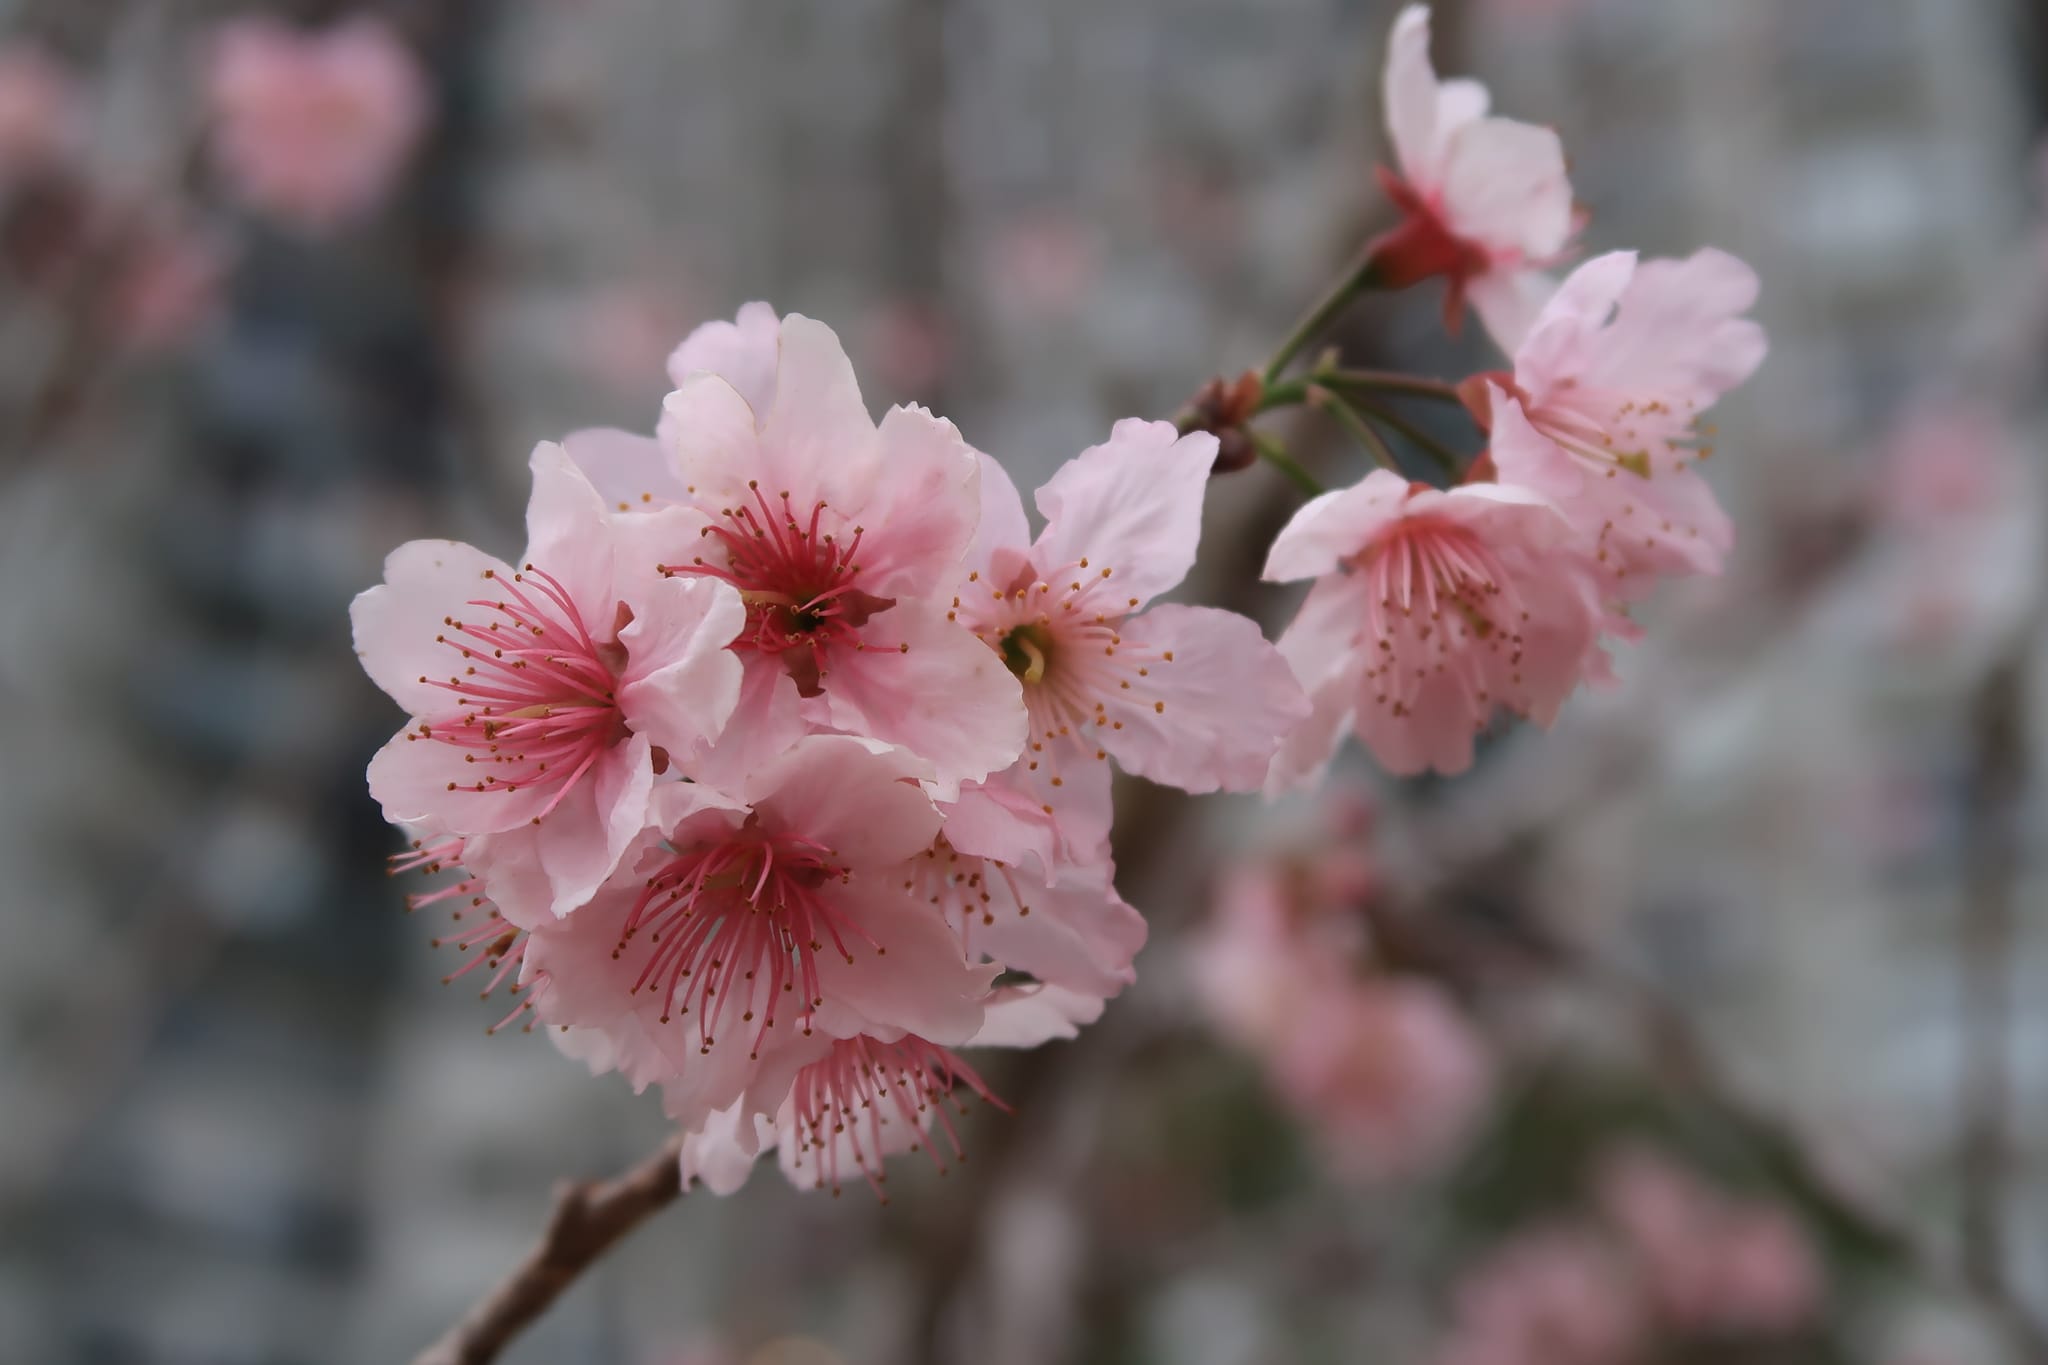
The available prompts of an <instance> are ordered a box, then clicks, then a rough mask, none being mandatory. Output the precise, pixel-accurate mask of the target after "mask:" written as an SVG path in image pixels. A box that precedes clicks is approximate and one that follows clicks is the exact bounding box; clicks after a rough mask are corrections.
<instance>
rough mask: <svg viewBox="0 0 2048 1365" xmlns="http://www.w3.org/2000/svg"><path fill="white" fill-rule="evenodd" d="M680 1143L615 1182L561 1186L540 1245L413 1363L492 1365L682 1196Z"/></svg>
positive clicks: (668, 1144) (673, 1140)
mask: <svg viewBox="0 0 2048 1365" xmlns="http://www.w3.org/2000/svg"><path fill="white" fill-rule="evenodd" d="M681 1155H682V1139H681V1138H671V1139H669V1140H668V1141H667V1142H665V1143H663V1144H662V1145H661V1148H660V1149H659V1150H658V1151H656V1152H655V1153H654V1154H653V1155H652V1156H650V1157H648V1158H647V1159H646V1160H645V1161H643V1162H641V1163H640V1164H639V1165H638V1166H635V1167H634V1168H633V1169H632V1170H630V1171H627V1172H626V1173H625V1174H624V1175H622V1176H619V1177H618V1178H617V1179H614V1180H608V1181H603V1182H598V1181H591V1180H584V1181H576V1182H573V1183H571V1182H564V1183H563V1184H562V1185H561V1186H559V1187H558V1188H557V1189H556V1191H555V1206H554V1209H553V1211H552V1212H550V1213H549V1214H548V1225H547V1228H546V1230H545V1231H543V1232H542V1233H541V1235H540V1241H539V1242H537V1243H536V1244H535V1245H534V1248H533V1250H531V1251H529V1252H528V1253H527V1254H526V1258H525V1259H524V1260H522V1261H520V1263H519V1264H518V1266H517V1267H515V1268H514V1269H513V1271H512V1273H511V1274H510V1275H507V1276H506V1277H505V1278H504V1279H503V1280H501V1281H499V1282H498V1285H497V1287H496V1288H494V1289H492V1290H491V1291H490V1292H489V1293H487V1294H485V1295H484V1297H483V1298H481V1299H479V1300H478V1301H477V1303H476V1306H475V1307H473V1308H471V1309H470V1310H469V1312H467V1313H465V1314H463V1316H462V1320H461V1321H460V1322H458V1323H456V1324H455V1325H454V1326H453V1327H451V1328H449V1329H448V1332H447V1334H446V1335H444V1336H443V1337H442V1338H441V1339H440V1340H439V1341H437V1342H435V1343H434V1344H433V1345H432V1346H429V1347H428V1348H427V1349H426V1350H425V1351H423V1352H422V1353H421V1354H420V1355H419V1356H418V1357H416V1358H415V1359H414V1361H413V1365H489V1362H491V1361H493V1360H496V1359H497V1358H498V1353H499V1352H500V1351H502V1350H504V1349H505V1347H506V1345H507V1344H509V1343H510V1342H511V1340H512V1338H514V1337H516V1336H518V1335H519V1333H520V1332H521V1331H522V1330H524V1329H525V1328H526V1326H527V1325H528V1324H529V1323H531V1322H533V1321H534V1320H535V1319H536V1318H538V1317H539V1316H540V1315H541V1314H542V1313H545V1312H546V1311H547V1310H548V1308H549V1306H550V1305H551V1304H553V1303H554V1301H555V1300H556V1299H558V1298H560V1297H561V1295H562V1291H563V1290H565V1289H567V1288H568V1287H569V1286H570V1285H572V1284H574V1283H575V1282H576V1279H577V1277H578V1276H580V1275H582V1274H583V1272H584V1271H586V1270H588V1269H590V1267H591V1265H592V1264H594V1263H595V1262H596V1261H597V1259H598V1257H600V1256H602V1255H604V1253H605V1252H607V1251H609V1250H610V1249H611V1247H612V1244H613V1243H615V1242H617V1241H619V1240H620V1239H621V1238H623V1237H624V1236H625V1235H626V1234H627V1233H629V1232H631V1231H632V1230H633V1229H634V1228H637V1227H639V1226H640V1224H641V1223H643V1222H645V1221H646V1220H647V1219H648V1218H650V1217H652V1216H653V1215H654V1214H656V1213H658V1212H660V1211H661V1210H662V1209H665V1208H667V1207H668V1206H669V1205H670V1204H673V1203H675V1201H676V1200H677V1199H678V1198H679V1197H680V1196H681V1195H682V1192H683V1186H682V1167H681V1165H680V1164H679V1162H680V1159H681Z"/></svg>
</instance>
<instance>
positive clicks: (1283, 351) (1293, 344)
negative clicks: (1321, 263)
mask: <svg viewBox="0 0 2048 1365" xmlns="http://www.w3.org/2000/svg"><path fill="white" fill-rule="evenodd" d="M1373 285H1374V272H1373V255H1372V253H1370V252H1367V253H1366V254H1365V255H1363V256H1361V257H1360V258H1359V261H1358V264H1357V265H1355V266H1353V267H1352V268H1351V272H1350V273H1349V274H1348V275H1346V276H1345V277H1344V278H1343V279H1341V280H1339V281H1338V282H1337V286H1336V288H1334V289H1332V290H1331V291H1330V292H1329V293H1328V294H1325V295H1324V296H1323V299H1322V302H1320V303H1318V304H1317V305H1316V306H1315V307H1313V308H1311V309H1309V310H1308V312H1307V314H1306V315H1304V316H1303V318H1302V319H1301V321H1300V322H1298V323H1296V324H1295V325H1294V330H1293V331H1292V332H1289V333H1288V334H1287V340H1285V341H1283V342H1281V343H1280V349H1279V350H1277V351H1275V352H1273V355H1272V358H1271V359H1270V360H1268V361H1267V362H1266V368H1265V370H1264V372H1263V373H1264V378H1265V381H1266V382H1267V383H1268V384H1271V383H1272V382H1273V381H1274V380H1276V379H1278V378H1279V377H1280V372H1281V371H1282V370H1284V369H1286V368H1287V362H1288V361H1290V360H1292V359H1294V357H1296V356H1297V355H1300V354H1301V349H1302V347H1304V346H1306V345H1308V344H1309V342H1311V341H1313V340H1315V338H1316V335H1317V334H1318V333H1320V332H1321V331H1322V330H1323V329H1324V328H1325V327H1327V326H1329V325H1330V323H1331V321H1332V320H1333V319H1335V318H1336V316H1337V315H1338V314H1339V313H1341V312H1343V311H1344V310H1345V309H1346V308H1349V307H1350V306H1351V304H1352V302H1353V300H1355V299H1356V298H1357V297H1358V296H1359V295H1360V294H1363V293H1364V292H1366V291H1367V290H1368V289H1371V288H1372V287H1373Z"/></svg>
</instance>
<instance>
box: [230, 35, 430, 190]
mask: <svg viewBox="0 0 2048 1365" xmlns="http://www.w3.org/2000/svg"><path fill="white" fill-rule="evenodd" d="M209 93H210V98H211V101H212V106H213V114H214V118H215V119H216V120H217V123H216V127H215V131H214V137H215V145H214V153H215V156H216V158H217V160H218V161H219V164H220V168H221V171H222V173H223V174H224V175H225V176H226V177H227V179H228V181H229V183H230V184H232V185H233V186H234V188H235V190H236V191H237V193H239V194H240V195H241V197H242V198H243V200H244V201H246V202H247V203H248V204H249V205H250V206H251V207H253V208H256V209H258V210H260V211H262V212H264V213H269V214H273V215H275V216H276V217H277V218H279V219H280V220H282V221H284V222H287V223H291V224H294V225H296V226H299V227H302V228H307V229H310V230H314V231H323V230H327V229H331V228H334V227H337V226H339V225H340V224H342V223H344V222H347V221H349V220H351V219H354V218H359V217H361V216H362V215H364V214H366V213H368V212H369V211H370V210H372V209H374V208H375V207H376V206H377V205H378V203H379V202H380V201H381V200H382V199H383V198H384V196H385V194H386V193H387V192H388V191H389V189H390V187H391V183H392V181H393V180H394V179H395V178H396V177H397V174H398V172H399V170H400V169H401V167H402V166H403V165H404V162H405V159H406V157H407V156H408V155H409V154H410V152H411V151H412V148H413V144H414V143H415V142H417V141H418V139H419V136H420V133H421V131H422V129H423V128H424V127H425V126H426V122H427V117H428V113H429V96H428V90H427V84H426V78H425V77H424V75H423V74H422V73H421V71H420V67H419V63H418V61H417V60H416V59H415V58H414V56H413V54H412V52H411V50H410V49H408V48H407V47H406V45H405V44H404V43H403V42H402V41H401V40H400V39H399V38H398V37H397V35H395V34H394V33H393V32H392V31H391V29H390V28H389V27H387V26H386V25H385V24H384V23H382V22H381V21H379V20H376V19H372V18H368V17H363V16H358V17H356V18H353V19H349V20H347V21H346V22H344V23H341V24H338V25H336V26H334V27H332V28H329V29H326V30H323V31H320V32H302V31H300V30H297V29H294V28H291V27H289V26H287V25H285V24H282V23H279V22H277V21H276V20H274V19H268V18H262V17H254V18H244V19H237V20H235V21H233V22H231V23H229V24H228V25H226V26H225V27H224V28H222V30H221V31H220V33H219V34H218V36H217V39H216V42H215V45H214V50H213V54H212V69H211V72H210V73H209Z"/></svg>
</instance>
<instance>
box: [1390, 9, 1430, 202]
mask: <svg viewBox="0 0 2048 1365" xmlns="http://www.w3.org/2000/svg"><path fill="white" fill-rule="evenodd" d="M1381 88H1382V92H1383V94H1384V97H1385V100H1386V116H1387V136H1388V138H1389V139H1390V140H1391V141H1392V142H1393V144H1394V156H1395V159H1396V160H1397V161H1398V162H1399V163H1400V166H1401V174H1402V176H1403V177H1404V178H1405V179H1406V180H1407V181H1408V182H1409V183H1410V184H1412V185H1414V186H1415V187H1416V188H1417V189H1418V190H1421V191H1423V192H1424V193H1427V192H1429V191H1430V190H1433V189H1434V188H1436V186H1437V185H1438V184H1439V183H1440V181H1441V179H1442V168H1441V166H1440V164H1439V158H1440V157H1441V154H1442V152H1441V146H1440V142H1441V139H1440V138H1439V137H1438V134H1437V112H1438V106H1439V101H1438V95H1437V79H1436V69H1435V68H1434V67H1433V66H1431V65H1430V60H1429V7H1428V6H1427V5H1409V6H1408V7H1407V8H1405V9H1403V10H1402V11H1401V13H1400V15H1399V17H1397V18H1396V19H1395V20H1394V29H1393V32H1392V33H1391V34H1390V35H1389V36H1388V38H1387V62H1386V74H1385V77H1384V79H1383V81H1382V86H1381Z"/></svg>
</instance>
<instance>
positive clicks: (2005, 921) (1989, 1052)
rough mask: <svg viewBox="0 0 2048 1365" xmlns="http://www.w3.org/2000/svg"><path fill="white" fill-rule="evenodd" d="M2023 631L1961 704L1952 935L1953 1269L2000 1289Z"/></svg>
mask: <svg viewBox="0 0 2048 1365" xmlns="http://www.w3.org/2000/svg"><path fill="white" fill-rule="evenodd" d="M2030 644H2031V638H2030V637H2026V636H2023V637H2022V641H2021V643H2020V644H2019V645H2018V647H2016V648H2015V649H2014V650H2013V652H2012V653H2011V654H2009V655H2008V656H2007V657H2006V658H2004V659H2003V660H2001V661H2000V662H1999V663H1998V664H1997V665H1996V666H1994V667H1993V668H1992V669H1991V671H1990V672H1989V673H1988V674H1987V675H1986V676H1985V678H1984V681H1983V683H1982V684H1981V685H1979V687H1978V689H1977V695H1976V700H1975V703H1974V705H1973V707H1972V708H1971V721H1972V725H1971V729H1972V732H1973V734H1972V739H1973V747H1974V754H1973V764H1972V768H1973V771H1972V774H1971V790H1970V793H1969V807H1968V815H1967V821H1968V823H1967V826H1966V829H1965V833H1964V848H1963V863H1964V873H1963V876H1964V883H1963V899H1962V907H1961V925H1960V934H1959V939H1958V941H1959V944H1960V948H1961V954H1962V972H1961V982H1960V986H1961V991H1962V1013H1963V1021H1964V1024H1963V1030H1964V1031H1963V1047H1964V1059H1963V1075H1962V1094H1961V1097H1960V1098H1961V1113H1962V1116H1963V1119H1962V1132H1961V1136H1960V1141H1959V1144H1958V1151H1957V1159H1958V1166H1959V1170H1960V1173H1961V1180H1962V1260H1963V1273H1964V1274H1965V1275H1967V1276H1968V1277H1969V1278H1970V1279H1971V1280H1972V1281H1974V1282H1975V1283H1977V1284H1979V1285H1980V1286H1983V1287H1984V1288H1986V1289H1987V1290H1990V1291H1992V1292H1995V1293H1997V1294H1999V1295H2001V1296H2008V1297H2009V1296H2010V1293H2011V1290H2010V1287H2009V1283H2008V1278H2007V1275H2006V1230H2005V1220H2004V1207H2005V1200H2006V1183H2007V1176H2008V1175H2009V1173H2010V1167H2011V1134H2010V1132H2009V1129H2010V1125H2011V1121H2012V1084H2011V1058H2010V1056H2009V1055H2008V1054H2009V1046H2008V1043H2009V1037H2010V1034H2011V1029H2012V961H2011V951H2012V940H2013V927H2014V926H2013V904H2012V895H2013V882H2014V879H2015V877H2016V875H2017V872H2018V863H2019V856H2018V855H2019V849H2018V841H2017V831H2016V830H2015V827H2014V825H2015V819H2016V815H2017V811H2018V807H2019V803H2020V798H2021V794H2022V791H2023V789H2024V788H2025V785H2026V780H2027V771H2026V769H2027V725H2026V710H2025V706H2026V656H2027V654H2028V652H2029V647H2030Z"/></svg>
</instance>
